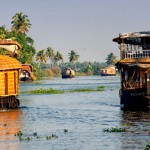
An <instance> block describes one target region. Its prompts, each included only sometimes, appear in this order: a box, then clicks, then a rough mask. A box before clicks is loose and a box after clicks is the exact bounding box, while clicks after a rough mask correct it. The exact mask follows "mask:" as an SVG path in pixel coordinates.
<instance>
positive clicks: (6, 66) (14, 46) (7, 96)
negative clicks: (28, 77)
mask: <svg viewBox="0 0 150 150" xmlns="http://www.w3.org/2000/svg"><path fill="white" fill-rule="evenodd" d="M20 48H21V46H20V44H19V43H18V42H16V41H12V40H0V51H2V52H3V51H5V50H7V51H8V53H7V54H6V55H7V56H6V55H0V83H1V86H0V109H14V108H17V107H18V106H19V104H20V102H19V100H18V99H17V95H18V91H19V71H20V69H21V63H20V62H19V61H18V60H17V59H16V58H15V57H16V56H17V51H18V50H19V49H20Z"/></svg>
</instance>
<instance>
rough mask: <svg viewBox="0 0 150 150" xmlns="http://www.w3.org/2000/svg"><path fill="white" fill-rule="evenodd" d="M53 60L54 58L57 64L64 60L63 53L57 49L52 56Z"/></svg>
mask: <svg viewBox="0 0 150 150" xmlns="http://www.w3.org/2000/svg"><path fill="white" fill-rule="evenodd" d="M54 60H55V62H56V64H58V65H59V64H60V62H62V61H63V60H64V57H63V55H62V54H61V53H60V52H59V51H57V52H56V55H55V57H54Z"/></svg>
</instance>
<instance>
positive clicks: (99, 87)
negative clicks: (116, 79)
mask: <svg viewBox="0 0 150 150" xmlns="http://www.w3.org/2000/svg"><path fill="white" fill-rule="evenodd" d="M97 89H98V91H104V90H105V87H104V86H103V85H102V86H98V87H97Z"/></svg>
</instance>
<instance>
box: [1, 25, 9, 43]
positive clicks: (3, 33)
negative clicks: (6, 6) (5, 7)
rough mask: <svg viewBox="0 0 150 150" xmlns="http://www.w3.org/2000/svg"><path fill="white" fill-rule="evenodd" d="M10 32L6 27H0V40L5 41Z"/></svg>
mask: <svg viewBox="0 0 150 150" xmlns="http://www.w3.org/2000/svg"><path fill="white" fill-rule="evenodd" d="M7 34H8V30H7V29H6V27H5V26H1V27H0V39H1V40H3V39H5V38H6V37H7Z"/></svg>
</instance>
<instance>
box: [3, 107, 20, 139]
mask: <svg viewBox="0 0 150 150" xmlns="http://www.w3.org/2000/svg"><path fill="white" fill-rule="evenodd" d="M21 117H22V111H21V109H16V110H11V111H1V112H0V140H14V139H15V136H14V134H15V133H17V132H18V131H19V130H21V128H22V121H21Z"/></svg>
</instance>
